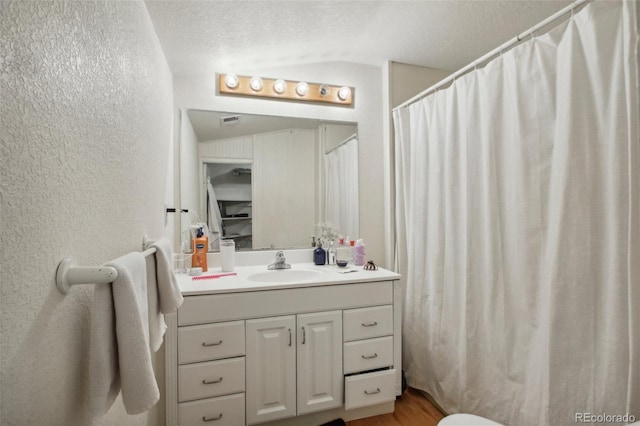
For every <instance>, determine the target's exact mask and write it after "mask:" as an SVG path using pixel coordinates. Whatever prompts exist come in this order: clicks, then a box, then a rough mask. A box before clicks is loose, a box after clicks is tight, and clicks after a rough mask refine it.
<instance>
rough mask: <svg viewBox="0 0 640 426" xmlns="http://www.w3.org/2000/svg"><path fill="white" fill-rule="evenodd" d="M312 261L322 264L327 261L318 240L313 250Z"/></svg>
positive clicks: (325, 253)
mask: <svg viewBox="0 0 640 426" xmlns="http://www.w3.org/2000/svg"><path fill="white" fill-rule="evenodd" d="M313 263H315V264H316V265H324V264H325V263H327V252H325V251H324V249H323V248H322V243H320V242H318V247H316V249H315V250H314V251H313Z"/></svg>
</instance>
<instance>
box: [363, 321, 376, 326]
mask: <svg viewBox="0 0 640 426" xmlns="http://www.w3.org/2000/svg"><path fill="white" fill-rule="evenodd" d="M376 325H378V321H374V322H368V323H364V322H363V323H362V326H363V327H375V326H376Z"/></svg>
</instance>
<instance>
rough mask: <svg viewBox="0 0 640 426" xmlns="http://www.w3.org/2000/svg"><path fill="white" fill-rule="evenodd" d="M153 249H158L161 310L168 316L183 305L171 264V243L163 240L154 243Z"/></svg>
mask: <svg viewBox="0 0 640 426" xmlns="http://www.w3.org/2000/svg"><path fill="white" fill-rule="evenodd" d="M153 247H155V248H156V278H157V281H158V295H159V297H160V309H161V311H162V313H163V314H165V315H166V314H170V313H172V312H175V311H177V310H178V308H179V307H180V305H182V300H183V299H182V292H181V291H180V287H179V286H178V280H176V276H175V275H174V273H173V267H172V264H171V259H172V258H173V250H172V249H171V242H170V241H169V240H168V239H167V238H162V239H161V240H159V241H156V242H155V243H153Z"/></svg>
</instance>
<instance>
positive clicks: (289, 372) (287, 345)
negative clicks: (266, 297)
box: [246, 315, 296, 424]
mask: <svg viewBox="0 0 640 426" xmlns="http://www.w3.org/2000/svg"><path fill="white" fill-rule="evenodd" d="M295 327H296V320H295V316H293V315H290V316H284V317H274V318H261V319H255V320H249V321H247V323H246V330H247V342H246V363H247V388H246V389H247V390H246V399H247V424H255V423H261V422H265V421H269V420H276V419H282V418H285V417H291V416H295V415H296V333H295Z"/></svg>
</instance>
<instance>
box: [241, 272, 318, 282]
mask: <svg viewBox="0 0 640 426" xmlns="http://www.w3.org/2000/svg"><path fill="white" fill-rule="evenodd" d="M321 274H322V272H320V271H314V270H312V269H275V270H273V271H264V272H258V273H256V274H253V275H249V277H248V279H249V281H257V282H261V283H290V282H295V281H311V280H313V279H314V278H318V277H319V276H320V275H321Z"/></svg>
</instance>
